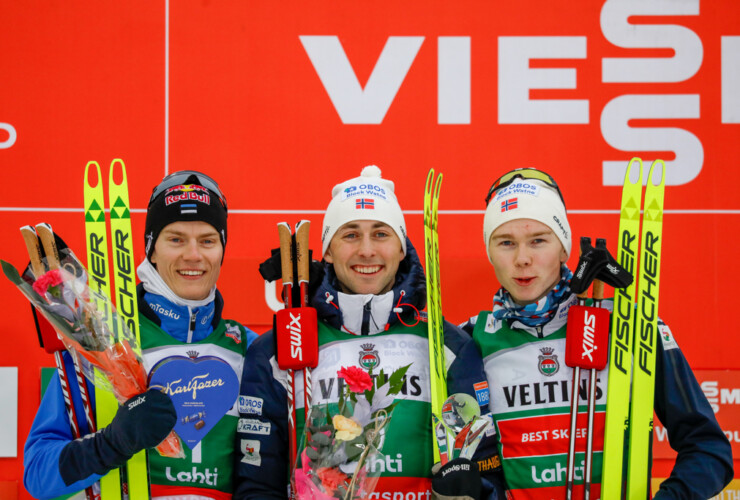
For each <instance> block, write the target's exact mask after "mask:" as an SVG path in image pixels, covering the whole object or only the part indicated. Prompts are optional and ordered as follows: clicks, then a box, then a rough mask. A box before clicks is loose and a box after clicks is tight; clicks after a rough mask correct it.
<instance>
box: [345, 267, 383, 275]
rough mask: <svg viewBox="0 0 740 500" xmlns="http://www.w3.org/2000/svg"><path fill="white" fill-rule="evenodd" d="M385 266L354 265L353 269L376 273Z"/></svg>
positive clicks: (363, 272) (360, 271)
mask: <svg viewBox="0 0 740 500" xmlns="http://www.w3.org/2000/svg"><path fill="white" fill-rule="evenodd" d="M382 267H383V266H352V270H353V271H355V272H356V273H360V274H375V273H377V272H378V271H380V270H381V269H382Z"/></svg>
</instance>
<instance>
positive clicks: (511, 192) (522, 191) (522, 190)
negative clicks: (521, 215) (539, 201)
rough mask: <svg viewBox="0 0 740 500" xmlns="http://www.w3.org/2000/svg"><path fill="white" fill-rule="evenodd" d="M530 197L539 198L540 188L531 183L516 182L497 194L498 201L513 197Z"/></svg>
mask: <svg viewBox="0 0 740 500" xmlns="http://www.w3.org/2000/svg"><path fill="white" fill-rule="evenodd" d="M519 195H529V196H539V195H540V187H539V186H537V185H536V184H532V183H530V182H526V181H524V182H516V183H514V184H510V185H508V186H506V187H505V188H503V189H501V190H499V191H497V192H496V200H497V201H498V200H503V199H504V198H510V197H511V196H519Z"/></svg>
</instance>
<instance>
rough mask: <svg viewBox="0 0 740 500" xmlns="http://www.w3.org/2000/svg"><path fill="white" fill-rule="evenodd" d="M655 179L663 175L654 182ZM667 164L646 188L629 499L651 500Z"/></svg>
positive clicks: (658, 163) (655, 170) (658, 165)
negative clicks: (651, 451)
mask: <svg viewBox="0 0 740 500" xmlns="http://www.w3.org/2000/svg"><path fill="white" fill-rule="evenodd" d="M656 175H659V176H660V180H659V181H658V183H657V184H656V183H655V178H656ZM664 193H665V163H664V162H663V160H655V161H654V162H653V164H652V166H651V167H650V174H649V176H648V182H647V188H646V189H645V210H644V215H643V218H642V238H641V241H640V272H639V278H638V279H639V282H638V285H637V330H636V332H635V342H634V346H633V353H634V367H633V374H632V405H631V407H630V438H629V456H628V462H627V463H628V470H627V498H637V499H642V498H647V497H648V491H649V481H650V469H651V468H650V441H651V439H652V437H653V404H654V400H655V354H656V351H657V348H658V342H659V333H658V292H659V284H660V254H661V243H662V239H663V236H662V235H663V198H664Z"/></svg>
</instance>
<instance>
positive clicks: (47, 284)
mask: <svg viewBox="0 0 740 500" xmlns="http://www.w3.org/2000/svg"><path fill="white" fill-rule="evenodd" d="M63 281H64V280H63V279H62V272H61V271H60V270H59V269H52V270H51V271H47V272H45V273H44V274H42V275H41V276H40V277H39V278H38V279H37V280H36V281H34V282H33V289H34V291H35V292H36V293H38V294H39V295H41V296H42V297H43V296H44V295H46V291H47V290H48V289H49V288H51V287H55V286H57V285H59V284H61V283H62V282H63Z"/></svg>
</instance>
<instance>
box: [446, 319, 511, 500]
mask: <svg viewBox="0 0 740 500" xmlns="http://www.w3.org/2000/svg"><path fill="white" fill-rule="evenodd" d="M444 335H445V345H446V346H447V347H448V348H450V349H451V350H452V351H453V352H454V353H455V359H454V361H453V362H452V364H451V365H450V367H449V369H448V371H447V393H448V394H450V395H451V394H455V393H458V392H464V393H466V394H469V395H471V396H473V397H474V398H476V400H477V401H478V404H479V405H480V406H481V414H482V415H485V414H487V413H488V403H489V401H490V393H489V390H488V381H487V378H486V372H485V369H484V367H483V359H482V357H481V355H480V352H479V351H478V348H477V347H476V345H475V342H473V339H472V338H471V337H470V335H469V334H468V333H467V332H465V331H464V330H462V329H461V328H459V327H456V326H454V325H452V324H450V323H447V322H445V325H444ZM487 434H489V433H487ZM473 461H474V462H476V463H478V466H479V469H480V467H481V464H490V463H492V462H496V463H498V464H499V466H497V467H492V468H488V469H487V470H481V476H482V478H483V495H482V497H481V498H485V499H487V500H495V499H499V498H501V499H503V498H505V488H504V480H503V476H502V473H501V468H500V462H499V461H498V448H497V439H496V436H495V434H493V435H487V436H485V437H484V438H483V439H482V440H481V442H480V444H479V445H478V448H477V449H476V452H475V454H474V455H473Z"/></svg>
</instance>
